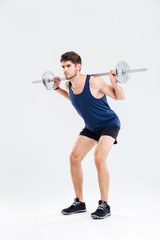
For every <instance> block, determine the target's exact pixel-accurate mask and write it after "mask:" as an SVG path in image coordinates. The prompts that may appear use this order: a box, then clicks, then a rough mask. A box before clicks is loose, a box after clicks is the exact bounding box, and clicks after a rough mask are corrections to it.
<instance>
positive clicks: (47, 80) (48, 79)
mask: <svg viewBox="0 0 160 240" xmlns="http://www.w3.org/2000/svg"><path fill="white" fill-rule="evenodd" d="M54 77H55V76H54V74H53V72H51V71H46V72H44V74H43V76H42V82H43V84H44V86H45V87H46V88H47V89H48V90H52V89H53V83H54V80H53V78H54Z"/></svg>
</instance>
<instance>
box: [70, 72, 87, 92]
mask: <svg viewBox="0 0 160 240" xmlns="http://www.w3.org/2000/svg"><path fill="white" fill-rule="evenodd" d="M85 78H86V75H84V74H81V73H79V74H77V75H76V76H75V77H73V78H72V79H71V83H72V87H73V88H74V89H76V88H79V87H80V86H81V85H83V84H84V81H85Z"/></svg>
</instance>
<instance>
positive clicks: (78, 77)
mask: <svg viewBox="0 0 160 240" xmlns="http://www.w3.org/2000/svg"><path fill="white" fill-rule="evenodd" d="M60 61H61V63H62V68H63V71H64V75H65V77H66V80H69V81H67V82H66V85H65V86H66V89H67V91H66V90H64V89H62V88H60V87H59V86H60V80H59V77H56V78H55V82H54V85H53V87H54V90H56V92H57V93H59V94H61V95H62V96H64V97H66V98H67V99H69V100H70V101H71V103H72V105H73V106H74V107H75V109H76V110H77V112H78V113H79V115H80V116H81V117H82V118H83V119H84V122H85V128H84V129H83V130H82V131H81V132H80V134H79V136H78V138H77V141H76V142H75V145H74V147H73V150H72V152H71V154H70V169H71V176H72V181H73V186H74V190H75V196H76V198H75V199H74V202H73V204H72V205H71V206H70V207H69V208H66V209H63V210H62V214H66V215H68V214H74V213H80V212H86V205H85V202H84V201H83V193H82V185H83V174H82V167H81V161H82V159H83V158H84V157H85V156H86V154H87V153H88V152H89V151H90V150H91V149H92V148H93V147H94V146H95V145H96V148H95V152H94V160H95V165H96V168H97V173H98V182H99V188H100V193H101V199H100V200H99V206H98V208H97V210H96V211H95V212H93V213H92V214H91V217H92V218H94V219H103V218H105V217H107V216H109V215H111V211H110V206H109V205H108V190H109V172H108V169H107V166H106V157H107V155H108V153H109V151H110V150H111V147H112V145H113V144H116V143H117V139H116V138H117V135H118V132H119V130H120V121H119V118H118V116H117V115H116V114H115V112H114V111H112V110H111V108H110V107H109V105H108V103H107V98H106V95H107V96H109V97H111V98H113V99H115V100H123V99H124V98H125V95H124V91H123V89H122V88H121V87H120V86H119V85H118V81H117V78H116V76H115V71H113V70H111V71H110V81H111V85H109V84H107V83H105V81H104V80H103V79H101V78H99V77H93V76H90V75H83V74H81V72H80V71H81V64H82V63H81V57H80V56H79V55H78V54H77V53H75V52H66V53H64V54H63V55H62V56H61V60H60Z"/></svg>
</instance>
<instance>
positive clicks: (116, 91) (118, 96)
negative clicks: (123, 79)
mask: <svg viewBox="0 0 160 240" xmlns="http://www.w3.org/2000/svg"><path fill="white" fill-rule="evenodd" d="M112 86H113V88H114V94H115V98H116V99H117V100H123V99H125V93H124V90H123V88H121V87H120V86H119V85H117V84H114V85H112Z"/></svg>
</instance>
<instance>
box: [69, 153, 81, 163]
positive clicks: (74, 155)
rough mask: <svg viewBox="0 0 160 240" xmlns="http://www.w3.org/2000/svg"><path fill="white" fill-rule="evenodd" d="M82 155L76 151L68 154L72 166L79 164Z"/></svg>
mask: <svg viewBox="0 0 160 240" xmlns="http://www.w3.org/2000/svg"><path fill="white" fill-rule="evenodd" d="M81 161H82V157H81V155H80V154H78V153H77V152H75V151H73V152H71V154H70V164H71V165H72V166H79V165H80V164H81Z"/></svg>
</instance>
